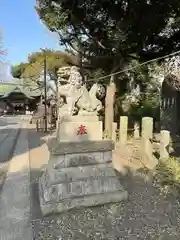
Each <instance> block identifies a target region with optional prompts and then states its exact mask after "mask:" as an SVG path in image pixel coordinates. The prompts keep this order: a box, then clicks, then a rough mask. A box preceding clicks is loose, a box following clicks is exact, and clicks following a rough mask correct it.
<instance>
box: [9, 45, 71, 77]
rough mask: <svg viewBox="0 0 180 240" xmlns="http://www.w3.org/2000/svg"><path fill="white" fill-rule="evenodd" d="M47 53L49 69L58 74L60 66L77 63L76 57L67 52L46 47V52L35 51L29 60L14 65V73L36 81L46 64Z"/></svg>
mask: <svg viewBox="0 0 180 240" xmlns="http://www.w3.org/2000/svg"><path fill="white" fill-rule="evenodd" d="M45 55H46V60H47V71H49V72H52V73H53V74H56V72H57V70H58V68H60V67H62V66H68V65H72V64H75V59H73V58H72V57H71V56H69V55H68V54H66V53H63V52H60V51H53V50H49V49H46V50H45V52H42V51H40V52H35V53H32V54H30V55H29V56H28V61H27V62H25V63H20V64H19V65H15V66H13V67H12V75H13V77H16V78H23V79H24V80H25V81H36V80H37V79H38V78H39V75H40V73H41V72H42V70H43V66H44V57H45Z"/></svg>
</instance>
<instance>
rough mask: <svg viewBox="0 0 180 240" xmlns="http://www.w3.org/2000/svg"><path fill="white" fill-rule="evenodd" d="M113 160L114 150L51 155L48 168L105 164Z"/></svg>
mask: <svg viewBox="0 0 180 240" xmlns="http://www.w3.org/2000/svg"><path fill="white" fill-rule="evenodd" d="M110 162H112V152H111V151H107V152H92V153H91V152H89V153H74V154H66V155H51V156H50V160H49V164H48V169H49V171H51V169H61V168H67V167H77V166H85V165H94V164H103V163H110Z"/></svg>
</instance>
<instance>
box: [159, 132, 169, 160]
mask: <svg viewBox="0 0 180 240" xmlns="http://www.w3.org/2000/svg"><path fill="white" fill-rule="evenodd" d="M169 142H170V132H169V131H165V130H162V131H161V138H160V158H161V160H166V159H168V158H169V151H168V150H169V149H168V148H169Z"/></svg>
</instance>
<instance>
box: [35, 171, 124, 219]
mask: <svg viewBox="0 0 180 240" xmlns="http://www.w3.org/2000/svg"><path fill="white" fill-rule="evenodd" d="M48 182H49V179H48V174H47V173H45V175H43V176H42V178H41V179H40V181H39V194H40V206H41V211H42V214H43V215H44V216H46V215H49V214H57V213H61V212H64V211H67V210H70V209H73V208H77V207H78V208H79V207H88V206H89V207H90V206H97V205H102V204H105V203H110V202H111V203H112V202H120V201H122V200H126V199H127V192H126V191H125V190H124V189H123V187H122V186H121V184H120V182H119V180H118V179H117V178H116V177H115V176H114V177H101V178H97V179H91V178H87V179H84V180H81V181H76V182H64V183H59V184H56V185H51V186H48V184H47V183H48Z"/></svg>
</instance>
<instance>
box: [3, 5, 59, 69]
mask: <svg viewBox="0 0 180 240" xmlns="http://www.w3.org/2000/svg"><path fill="white" fill-rule="evenodd" d="M34 6H35V0H0V31H1V32H2V38H3V47H4V49H5V50H6V52H7V55H6V56H5V57H4V59H3V60H4V61H5V62H8V63H9V64H12V65H14V64H18V63H20V62H24V61H26V60H27V57H28V55H29V54H30V53H32V52H36V51H38V50H40V48H51V49H54V50H58V49H61V47H60V46H59V43H58V39H57V37H56V36H54V35H53V34H52V33H50V32H49V31H48V29H47V28H46V26H45V25H44V24H43V23H41V22H40V20H39V17H38V15H37V13H36V11H35V9H34ZM61 50H62V49H61Z"/></svg>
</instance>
